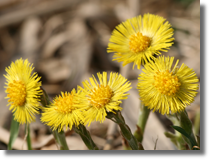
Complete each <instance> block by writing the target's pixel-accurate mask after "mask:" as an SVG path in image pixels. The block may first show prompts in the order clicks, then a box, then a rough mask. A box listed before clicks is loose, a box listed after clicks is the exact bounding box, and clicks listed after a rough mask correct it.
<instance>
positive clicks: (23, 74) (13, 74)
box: [4, 58, 42, 124]
mask: <svg viewBox="0 0 210 160" xmlns="http://www.w3.org/2000/svg"><path fill="white" fill-rule="evenodd" d="M32 66H33V64H30V63H29V62H28V60H27V59H26V60H25V61H23V60H22V58H21V59H19V60H16V61H15V63H13V62H12V63H11V66H9V67H8V68H6V69H5V70H6V72H7V75H4V77H5V78H6V81H7V82H6V83H5V84H6V86H5V88H6V91H5V92H6V93H7V97H6V98H8V99H9V100H8V105H10V108H9V109H10V110H12V112H13V113H14V119H15V120H17V121H18V122H19V123H21V124H23V123H31V122H32V121H35V114H38V113H39V111H38V110H39V108H41V106H40V105H39V101H40V99H39V98H40V95H41V94H42V91H41V90H40V86H41V82H39V80H40V79H41V77H38V74H37V73H33V74H32V71H33V69H34V68H33V67H32Z"/></svg>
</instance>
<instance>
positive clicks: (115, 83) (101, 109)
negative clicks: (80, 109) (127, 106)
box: [80, 72, 131, 125]
mask: <svg viewBox="0 0 210 160" xmlns="http://www.w3.org/2000/svg"><path fill="white" fill-rule="evenodd" d="M97 76H98V79H99V83H98V82H97V80H96V78H95V77H94V76H93V77H91V78H90V83H89V82H88V81H87V80H86V81H84V82H83V86H84V89H83V88H81V90H82V91H83V92H82V93H83V96H81V97H80V98H81V100H83V103H84V104H83V105H85V106H88V109H87V111H85V112H84V114H85V116H86V117H85V118H86V119H85V125H86V124H87V123H89V125H90V123H91V122H92V121H94V120H96V121H100V122H103V121H104V120H105V118H106V115H107V113H106V112H113V113H115V112H114V110H115V111H117V110H122V108H121V107H120V106H119V105H120V103H122V102H121V100H123V99H127V95H128V94H126V93H125V92H127V91H129V89H131V87H130V85H131V83H130V82H129V81H127V79H125V78H124V77H123V76H122V75H118V73H112V72H111V73H110V77H109V81H108V80H107V72H103V74H100V73H97Z"/></svg>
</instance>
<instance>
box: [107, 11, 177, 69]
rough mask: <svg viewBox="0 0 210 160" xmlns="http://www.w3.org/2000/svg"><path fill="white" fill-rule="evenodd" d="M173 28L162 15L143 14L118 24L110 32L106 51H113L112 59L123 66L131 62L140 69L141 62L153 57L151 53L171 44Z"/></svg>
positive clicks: (153, 53)
mask: <svg viewBox="0 0 210 160" xmlns="http://www.w3.org/2000/svg"><path fill="white" fill-rule="evenodd" d="M172 36H173V29H172V28H171V25H170V24H169V22H168V21H165V19H164V18H163V17H160V16H157V15H153V14H149V13H148V14H144V16H143V17H142V16H141V15H139V16H138V17H134V18H131V19H128V20H126V21H125V22H123V23H121V24H119V25H118V26H117V27H116V29H115V30H114V31H113V32H112V36H111V38H110V43H109V44H108V48H107V52H108V53H109V52H114V56H113V58H115V59H113V60H117V61H118V62H123V66H125V65H126V64H128V63H131V62H133V63H134V64H133V68H134V66H135V65H137V68H138V69H140V66H141V64H142V63H145V62H146V61H151V59H154V56H153V55H159V54H161V53H160V51H164V52H167V51H168V49H169V47H170V46H171V45H172V44H173V42H172V41H173V40H174V38H172Z"/></svg>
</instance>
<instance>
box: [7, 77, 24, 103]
mask: <svg viewBox="0 0 210 160" xmlns="http://www.w3.org/2000/svg"><path fill="white" fill-rule="evenodd" d="M6 92H7V93H8V95H7V97H9V98H10V99H9V100H8V102H12V103H13V105H14V106H23V105H24V104H25V102H26V86H25V84H24V82H23V81H16V80H13V82H11V83H9V85H8V88H7V89H6Z"/></svg>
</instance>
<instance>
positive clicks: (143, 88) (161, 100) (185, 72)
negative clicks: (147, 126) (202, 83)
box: [137, 56, 198, 114]
mask: <svg viewBox="0 0 210 160" xmlns="http://www.w3.org/2000/svg"><path fill="white" fill-rule="evenodd" d="M173 61H174V57H171V58H169V57H166V58H165V57H164V56H160V57H159V58H157V59H156V60H155V62H153V63H147V64H146V65H145V66H144V67H145V69H143V70H142V71H143V72H142V73H141V74H140V75H139V78H138V79H139V82H138V86H137V88H138V89H139V95H140V99H141V100H142V102H143V103H144V104H145V106H147V107H148V108H149V109H153V111H155V110H159V112H160V113H161V114H165V113H166V114H169V113H170V111H171V113H176V112H181V111H183V110H184V109H185V107H186V106H187V105H189V104H190V103H192V102H193V101H194V97H195V96H196V94H197V91H196V90H197V89H198V83H197V82H198V78H197V76H196V74H195V72H194V71H193V69H190V68H189V67H188V66H186V65H185V64H182V65H181V67H178V66H177V64H178V60H177V61H176V64H175V65H174V67H173V68H172V64H173Z"/></svg>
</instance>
